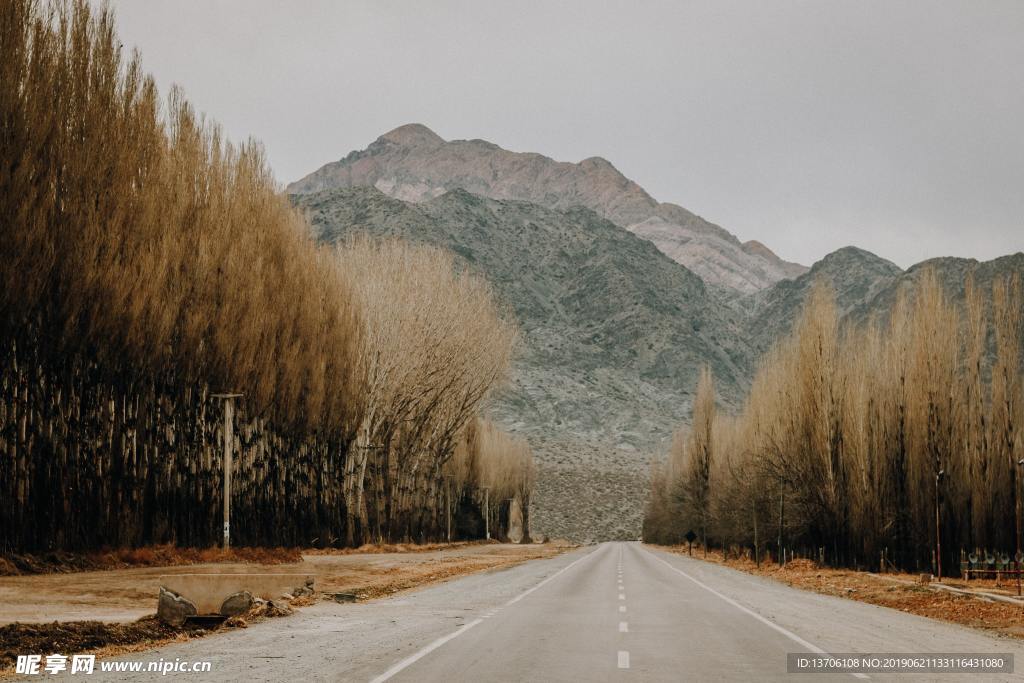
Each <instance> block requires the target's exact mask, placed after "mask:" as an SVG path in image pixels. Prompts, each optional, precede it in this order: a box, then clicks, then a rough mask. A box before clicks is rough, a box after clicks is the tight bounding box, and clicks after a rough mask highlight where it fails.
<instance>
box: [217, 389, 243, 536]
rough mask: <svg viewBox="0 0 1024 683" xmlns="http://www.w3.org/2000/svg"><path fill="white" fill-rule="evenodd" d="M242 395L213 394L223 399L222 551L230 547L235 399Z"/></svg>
mask: <svg viewBox="0 0 1024 683" xmlns="http://www.w3.org/2000/svg"><path fill="white" fill-rule="evenodd" d="M241 397H242V394H213V395H212V398H221V399H224V550H227V549H228V548H230V547H231V470H232V468H233V466H234V457H233V450H234V443H235V434H234V424H235V399H236V398H241Z"/></svg>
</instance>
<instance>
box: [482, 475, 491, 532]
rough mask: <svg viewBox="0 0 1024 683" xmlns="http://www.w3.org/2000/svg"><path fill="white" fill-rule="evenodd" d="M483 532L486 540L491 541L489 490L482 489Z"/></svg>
mask: <svg viewBox="0 0 1024 683" xmlns="http://www.w3.org/2000/svg"><path fill="white" fill-rule="evenodd" d="M484 532H485V534H486V536H487V540H488V541H489V540H491V489H490V487H489V486H485V487H484Z"/></svg>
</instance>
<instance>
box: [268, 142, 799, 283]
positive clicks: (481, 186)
mask: <svg viewBox="0 0 1024 683" xmlns="http://www.w3.org/2000/svg"><path fill="white" fill-rule="evenodd" d="M345 187H375V188H377V189H378V190H380V191H381V192H383V193H385V194H387V195H389V196H391V197H394V198H396V199H401V200H403V201H408V202H412V203H419V202H424V201H427V200H430V199H433V198H436V197H439V196H441V195H443V194H444V193H446V192H448V191H449V190H453V189H463V190H467V191H468V192H471V193H473V194H476V195H481V196H484V197H490V198H492V199H500V200H521V201H527V202H530V203H532V204H537V205H539V206H543V207H547V208H550V209H557V210H564V209H570V208H572V207H574V206H583V207H586V208H589V209H591V210H592V211H594V212H595V213H597V214H598V215H599V216H601V217H603V218H606V219H608V220H610V221H612V222H613V223H615V224H616V225H618V226H620V227H624V228H627V229H628V230H630V231H632V232H634V233H635V234H637V235H639V236H640V237H643V238H644V239H648V240H650V241H651V242H653V243H654V244H655V245H657V247H658V248H659V249H661V250H662V251H663V252H664V253H665V254H667V255H668V256H669V257H670V258H672V259H673V260H675V261H677V262H678V263H681V264H683V265H684V266H686V267H687V268H688V269H689V270H691V271H692V272H694V273H695V274H697V275H698V276H699V277H701V278H702V279H703V280H704V282H705V283H707V284H709V285H711V286H714V287H720V288H723V289H724V290H725V291H728V292H736V293H751V292H755V291H758V290H761V289H764V288H766V287H768V286H770V285H772V284H774V283H775V282H778V281H779V280H783V279H787V278H792V277H796V276H798V275H800V274H802V273H803V272H805V271H806V270H807V269H806V268H805V267H804V266H801V265H798V264H795V263H789V262H787V261H783V260H782V259H780V258H779V257H778V256H776V255H775V254H774V253H773V252H772V251H771V250H770V249H768V248H767V247H766V246H764V245H763V244H761V243H759V242H746V243H741V242H740V241H739V240H738V239H737V238H736V237H735V236H734V235H732V234H731V233H729V232H728V231H726V230H724V229H723V228H721V227H719V226H717V225H714V224H713V223H709V222H708V221H706V220H704V219H703V218H701V217H700V216H697V215H695V214H693V213H691V212H689V211H687V210H686V209H684V208H682V207H681V206H677V205H675V204H668V203H659V202H657V201H656V200H655V199H654V198H652V197H651V196H650V195H649V194H648V193H647V192H646V191H644V189H643V188H642V187H640V186H639V185H637V184H636V183H635V182H633V181H632V180H629V179H628V178H626V177H625V176H624V175H622V173H620V172H619V171H618V170H617V169H616V168H615V167H614V166H613V165H612V164H611V163H609V162H608V161H606V160H605V159H602V158H600V157H591V158H589V159H584V160H583V161H581V162H579V163H576V164H574V163H568V162H559V161H555V160H553V159H550V158H548V157H546V156H543V155H541V154H533V153H520V152H511V151H509V150H506V149H502V148H501V147H498V146H497V145H495V144H492V143H490V142H486V141H484V140H450V141H447V140H444V139H442V138H441V137H440V136H438V135H437V134H436V133H434V132H433V131H431V130H430V129H429V128H427V127H426V126H422V125H420V124H409V125H405V126H401V127H400V128H396V129H395V130H393V131H391V132H389V133H385V134H384V135H382V136H380V137H379V138H377V140H376V141H374V142H373V143H372V144H370V145H369V146H368V147H367V148H366V149H365V150H362V151H356V152H352V153H350V154H349V155H348V156H346V157H345V158H343V159H341V160H339V161H335V162H332V163H329V164H327V165H325V166H323V167H322V168H320V169H318V170H316V171H314V172H313V173H311V174H309V175H307V176H306V177H305V178H302V179H300V180H298V181H296V182H294V183H292V184H291V185H289V186H288V192H289V193H291V194H309V193H315V192H320V191H322V190H327V189H332V188H345Z"/></svg>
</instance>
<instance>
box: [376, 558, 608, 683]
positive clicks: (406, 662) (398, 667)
mask: <svg viewBox="0 0 1024 683" xmlns="http://www.w3.org/2000/svg"><path fill="white" fill-rule="evenodd" d="M599 547H600V546H599ZM593 554H594V551H593V550H591V551H590V552H588V553H587V554H586V555H584V556H583V557H580V558H577V559H575V560H573V561H572V562H570V563H569V564H567V565H565V566H564V567H562V568H561V569H559V570H558V571H557V572H555V573H554V574H552V575H551V576H549V577H548V578H546V579H544V580H543V581H541V582H540V583H538V584H537V585H536V586H534V587H533V588H529V589H527V590H525V591H523V592H522V593H520V594H519V595H517V596H516V597H514V598H512V599H511V600H509V601H508V602H506V603H505V605H504V606H505V607H508V606H509V605H511V604H513V603H516V602H519V601H520V600H522V599H523V598H525V597H526V596H527V595H529V594H530V593H532V592H533V591H535V590H537V589H538V588H540V587H541V586H543V585H544V584H546V583H547V582H548V581H551V580H552V579H554V578H555V577H556V576H558V575H560V574H562V573H563V572H565V571H568V570H569V569H570V568H572V567H573V566H574V565H575V564H576V563H578V562H581V561H582V560H585V559H587V558H588V557H591V556H593ZM499 609H500V608H499ZM494 611H497V610H494ZM480 623H483V619H474V620H473V621H471V622H469V623H468V624H466V625H464V626H462V628H459V629H458V630H456V631H453V632H452V633H449V634H448V635H446V636H442V637H440V638H438V639H437V640H435V641H434V642H432V643H430V644H429V645H427V646H426V647H424V648H423V649H422V650H420V651H419V652H417V653H415V654H412V655H410V656H408V657H406V658H405V659H403V660H402V661H400V662H398V664H395V665H394V666H393V667H391V668H390V669H388V670H387V671H385V672H384V673H382V674H381V675H380V676H377V677H376V678H374V679H373V680H372V681H370V683H384V681H387V680H390V679H391V678H392V677H393V676H395V674H398V673H400V672H402V671H404V670H405V669H407V668H408V667H409V666H411V665H413V664H415V663H416V662H418V661H419V660H421V659H423V658H424V657H426V656H427V655H429V654H430V653H431V652H433V651H434V650H436V649H437V648H439V647H441V646H442V645H444V644H445V643H447V642H448V641H449V640H454V639H455V638H458V637H459V636H461V635H462V634H463V633H465V632H466V631H468V630H469V629H471V628H473V627H474V626H476V625H477V624H480Z"/></svg>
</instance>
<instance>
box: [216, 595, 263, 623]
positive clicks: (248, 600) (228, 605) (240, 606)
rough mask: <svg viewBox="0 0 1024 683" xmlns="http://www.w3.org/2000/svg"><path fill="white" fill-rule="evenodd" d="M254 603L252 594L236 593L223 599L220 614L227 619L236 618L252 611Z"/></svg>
mask: <svg viewBox="0 0 1024 683" xmlns="http://www.w3.org/2000/svg"><path fill="white" fill-rule="evenodd" d="M254 602H255V601H254V600H253V597H252V593H250V592H249V591H238V592H237V593H232V594H231V595H229V596H228V597H227V598H225V600H224V602H223V603H221V606H220V613H221V614H223V615H225V616H228V617H237V616H238V615H240V614H245V613H246V612H248V611H249V610H250V609H252V606H253V604H254Z"/></svg>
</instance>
